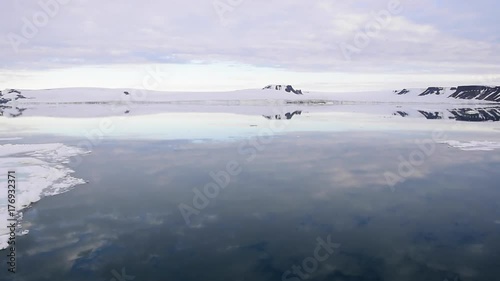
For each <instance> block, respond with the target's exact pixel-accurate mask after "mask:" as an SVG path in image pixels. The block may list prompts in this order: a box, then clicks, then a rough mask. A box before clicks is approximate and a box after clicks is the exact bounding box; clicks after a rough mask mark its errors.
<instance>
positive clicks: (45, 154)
mask: <svg viewBox="0 0 500 281" xmlns="http://www.w3.org/2000/svg"><path fill="white" fill-rule="evenodd" d="M85 153H89V151H85V150H83V149H81V148H77V147H71V146H67V145H64V144H61V143H49V144H5V145H0V175H1V176H0V185H1V186H5V187H7V174H8V171H15V177H16V179H15V180H16V193H15V196H16V198H15V199H16V202H15V206H16V216H17V217H18V219H19V221H18V227H17V229H16V235H17V236H19V235H23V234H26V233H28V231H27V230H25V229H22V228H21V225H20V219H21V218H22V210H24V209H25V208H27V207H28V206H29V205H30V204H32V203H34V202H37V201H39V200H40V199H41V198H43V197H46V196H53V195H57V194H61V193H64V192H66V191H69V190H70V189H71V188H72V187H74V186H76V185H79V184H83V183H85V181H83V180H82V179H78V178H74V177H72V176H71V174H72V173H73V172H74V171H73V170H72V169H70V168H68V167H66V166H65V165H64V164H68V163H69V161H70V157H74V156H78V155H81V154H85ZM2 190H3V192H1V193H0V222H1V223H0V250H1V249H5V248H7V247H8V246H9V244H8V241H9V237H10V230H9V228H8V224H7V219H8V218H10V216H9V213H8V206H7V204H8V197H7V196H8V193H7V188H3V189H2Z"/></svg>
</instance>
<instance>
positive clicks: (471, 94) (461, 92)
mask: <svg viewBox="0 0 500 281" xmlns="http://www.w3.org/2000/svg"><path fill="white" fill-rule="evenodd" d="M450 98H456V99H467V100H471V99H476V100H486V101H497V102H498V101H500V87H499V86H497V87H488V86H459V87H457V89H456V91H455V93H453V94H451V95H450Z"/></svg>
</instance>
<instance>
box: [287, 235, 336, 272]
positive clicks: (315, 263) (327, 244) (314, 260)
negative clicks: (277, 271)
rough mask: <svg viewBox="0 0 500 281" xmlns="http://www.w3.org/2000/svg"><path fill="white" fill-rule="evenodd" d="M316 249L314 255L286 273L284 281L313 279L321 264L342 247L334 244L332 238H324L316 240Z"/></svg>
mask: <svg viewBox="0 0 500 281" xmlns="http://www.w3.org/2000/svg"><path fill="white" fill-rule="evenodd" d="M316 242H317V244H316V248H315V249H314V251H313V255H312V256H310V257H307V258H305V259H303V260H302V263H301V264H300V265H293V266H292V267H291V268H290V269H289V270H287V271H285V272H284V273H283V275H282V276H281V280H282V281H300V280H307V279H309V278H310V277H311V275H312V274H314V272H315V271H316V270H318V268H319V266H320V263H322V262H324V261H326V260H327V259H329V258H330V257H331V255H333V253H334V252H335V250H336V249H337V248H339V247H340V244H337V243H333V242H332V240H331V236H330V235H328V236H327V237H326V241H325V240H323V238H321V237H318V238H316Z"/></svg>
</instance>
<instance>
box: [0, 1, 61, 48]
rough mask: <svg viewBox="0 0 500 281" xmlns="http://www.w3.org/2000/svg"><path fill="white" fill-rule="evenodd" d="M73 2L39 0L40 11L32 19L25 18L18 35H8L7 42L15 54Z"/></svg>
mask: <svg viewBox="0 0 500 281" xmlns="http://www.w3.org/2000/svg"><path fill="white" fill-rule="evenodd" d="M69 2H71V0H39V1H38V2H37V4H38V10H37V11H36V12H34V13H33V15H32V16H31V18H28V17H23V18H22V22H23V25H22V27H21V30H20V31H19V32H18V33H14V32H10V33H8V34H7V42H8V43H10V45H11V47H12V49H13V50H14V52H16V53H18V52H19V48H20V47H21V45H22V44H28V43H29V41H30V40H31V39H33V38H35V37H36V36H37V35H38V33H39V32H40V29H42V28H44V27H45V26H47V25H48V24H49V22H50V20H51V19H53V18H55V17H56V16H57V14H59V11H60V9H61V7H62V6H65V5H67V4H68V3H69Z"/></svg>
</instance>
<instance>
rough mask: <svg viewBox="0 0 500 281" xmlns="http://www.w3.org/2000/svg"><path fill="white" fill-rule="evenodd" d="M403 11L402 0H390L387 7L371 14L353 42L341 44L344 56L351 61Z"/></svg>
mask: <svg viewBox="0 0 500 281" xmlns="http://www.w3.org/2000/svg"><path fill="white" fill-rule="evenodd" d="M402 12H403V6H402V4H401V1H400V0H390V1H389V3H387V7H386V8H385V9H383V10H380V11H378V12H376V13H372V14H371V19H370V20H369V21H368V22H367V23H365V25H364V26H363V28H362V29H360V30H359V31H358V32H356V34H355V35H354V38H353V40H352V42H350V43H345V42H342V43H340V44H339V48H340V51H341V52H342V55H343V57H344V58H345V59H346V60H348V61H351V60H352V57H353V56H354V55H355V54H359V53H361V52H362V51H363V50H364V49H365V48H367V47H368V45H370V43H371V42H372V40H373V38H375V37H376V36H377V35H379V34H380V32H381V31H382V30H383V29H385V28H387V27H388V26H389V25H390V24H391V22H392V20H393V17H394V16H397V15H399V14H401V13H402Z"/></svg>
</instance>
